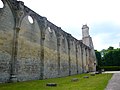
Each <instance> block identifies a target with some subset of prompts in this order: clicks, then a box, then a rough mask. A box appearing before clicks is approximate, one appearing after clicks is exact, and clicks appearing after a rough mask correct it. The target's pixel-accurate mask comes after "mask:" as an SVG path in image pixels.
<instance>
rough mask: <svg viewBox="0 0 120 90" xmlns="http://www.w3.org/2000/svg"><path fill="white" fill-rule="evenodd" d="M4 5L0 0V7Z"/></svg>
mask: <svg viewBox="0 0 120 90" xmlns="http://www.w3.org/2000/svg"><path fill="white" fill-rule="evenodd" d="M3 7H4V4H3V2H2V1H1V0H0V8H3Z"/></svg>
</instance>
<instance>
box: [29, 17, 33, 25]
mask: <svg viewBox="0 0 120 90" xmlns="http://www.w3.org/2000/svg"><path fill="white" fill-rule="evenodd" d="M28 20H29V22H30V23H31V24H33V22H34V20H33V18H32V17H31V16H28Z"/></svg>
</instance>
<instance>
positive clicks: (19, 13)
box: [10, 1, 24, 82]
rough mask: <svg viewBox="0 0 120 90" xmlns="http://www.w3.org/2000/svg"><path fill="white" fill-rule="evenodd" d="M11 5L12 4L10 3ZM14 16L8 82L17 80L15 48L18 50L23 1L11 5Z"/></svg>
mask: <svg viewBox="0 0 120 90" xmlns="http://www.w3.org/2000/svg"><path fill="white" fill-rule="evenodd" d="M11 5H12V4H11ZM13 8H14V9H15V10H14V12H13V13H14V18H15V28H14V38H13V48H12V59H11V76H10V82H17V77H16V75H17V63H16V62H17V50H18V35H19V31H20V27H21V22H22V19H23V17H24V3H23V2H21V1H19V2H18V7H15V6H14V5H13Z"/></svg>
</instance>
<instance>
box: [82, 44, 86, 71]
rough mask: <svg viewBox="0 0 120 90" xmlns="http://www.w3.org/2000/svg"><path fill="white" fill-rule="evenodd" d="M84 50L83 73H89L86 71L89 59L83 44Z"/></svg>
mask: <svg viewBox="0 0 120 90" xmlns="http://www.w3.org/2000/svg"><path fill="white" fill-rule="evenodd" d="M82 49H83V71H84V72H87V70H86V63H87V62H86V59H87V57H86V46H85V45H84V44H83V47H82Z"/></svg>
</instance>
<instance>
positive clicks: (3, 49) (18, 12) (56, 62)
mask: <svg viewBox="0 0 120 90" xmlns="http://www.w3.org/2000/svg"><path fill="white" fill-rule="evenodd" d="M2 2H3V4H4V7H3V8H0V82H2V83H4V82H13V81H27V80H38V79H47V78H54V77H62V76H68V75H74V74H80V73H84V72H87V71H89V67H91V68H94V61H93V60H92V58H93V56H92V54H91V53H90V52H91V49H90V48H89V47H88V46H86V45H85V44H83V43H82V41H79V40H77V39H75V38H74V37H73V36H71V35H70V34H68V33H66V32H65V31H63V30H62V29H61V28H60V27H57V26H56V25H54V24H53V23H51V22H50V21H48V20H47V18H45V17H42V16H40V15H38V14H37V13H35V12H34V11H32V10H31V9H29V8H28V7H26V6H25V5H24V3H23V2H21V1H17V0H2ZM28 16H30V17H31V18H32V19H33V23H30V21H29V20H28ZM92 52H93V51H92Z"/></svg>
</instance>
